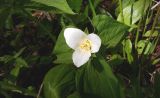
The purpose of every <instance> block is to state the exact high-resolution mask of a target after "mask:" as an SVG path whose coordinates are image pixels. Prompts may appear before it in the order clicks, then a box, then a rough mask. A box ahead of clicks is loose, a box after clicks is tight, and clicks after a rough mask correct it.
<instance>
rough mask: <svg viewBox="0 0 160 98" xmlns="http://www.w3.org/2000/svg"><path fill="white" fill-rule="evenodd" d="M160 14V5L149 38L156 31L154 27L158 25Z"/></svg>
mask: <svg viewBox="0 0 160 98" xmlns="http://www.w3.org/2000/svg"><path fill="white" fill-rule="evenodd" d="M159 14H160V7H159V8H158V11H157V14H156V17H155V19H154V21H153V25H152V29H151V33H150V36H149V40H150V39H151V37H152V34H153V33H154V29H155V26H156V23H157V20H158V17H159Z"/></svg>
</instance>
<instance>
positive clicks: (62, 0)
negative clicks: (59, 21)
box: [32, 0, 74, 14]
mask: <svg viewBox="0 0 160 98" xmlns="http://www.w3.org/2000/svg"><path fill="white" fill-rule="evenodd" d="M32 1H35V2H38V3H41V4H44V5H47V6H51V7H54V8H57V9H59V10H61V11H63V12H65V13H68V14H74V12H73V11H72V9H71V8H70V7H69V5H68V3H67V1H66V0H32Z"/></svg>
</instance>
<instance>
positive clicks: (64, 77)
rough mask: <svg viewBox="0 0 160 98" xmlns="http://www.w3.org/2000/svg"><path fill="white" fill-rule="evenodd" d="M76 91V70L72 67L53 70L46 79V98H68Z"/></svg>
mask: <svg viewBox="0 0 160 98" xmlns="http://www.w3.org/2000/svg"><path fill="white" fill-rule="evenodd" d="M74 89H75V69H74V68H73V66H70V65H58V66H56V67H54V68H52V69H51V70H50V71H49V72H48V73H47V74H46V76H45V79H44V95H45V98H66V96H68V95H70V94H71V92H72V91H73V90H74Z"/></svg>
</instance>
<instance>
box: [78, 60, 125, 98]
mask: <svg viewBox="0 0 160 98" xmlns="http://www.w3.org/2000/svg"><path fill="white" fill-rule="evenodd" d="M76 86H77V88H78V90H79V92H80V94H81V95H82V98H123V97H122V93H121V90H120V86H119V83H118V81H117V79H116V77H115V76H114V75H113V73H112V70H111V68H110V66H109V65H108V64H107V63H106V62H105V60H104V59H102V58H100V59H99V60H98V59H96V58H93V60H92V61H91V62H90V63H88V65H87V64H86V65H83V67H82V68H81V69H79V70H78V72H77V74H76Z"/></svg>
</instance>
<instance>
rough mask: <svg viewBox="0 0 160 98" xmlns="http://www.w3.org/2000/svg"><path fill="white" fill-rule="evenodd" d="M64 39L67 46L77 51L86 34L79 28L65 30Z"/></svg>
mask: <svg viewBox="0 0 160 98" xmlns="http://www.w3.org/2000/svg"><path fill="white" fill-rule="evenodd" d="M64 37H65V40H66V43H67V45H68V46H69V47H70V48H72V49H76V48H77V47H78V45H79V44H80V42H81V40H82V39H83V38H84V37H86V34H85V33H84V32H83V31H81V30H80V29H77V28H66V29H65V30H64Z"/></svg>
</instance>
